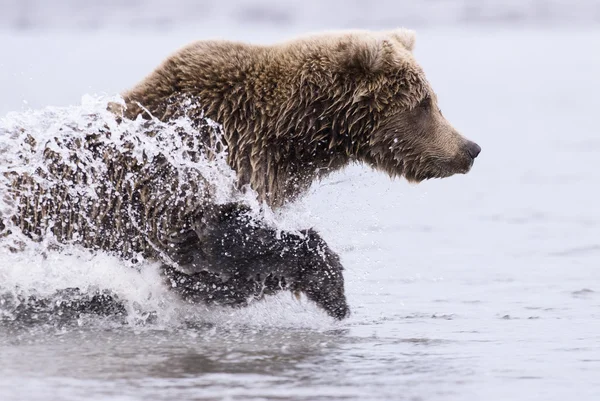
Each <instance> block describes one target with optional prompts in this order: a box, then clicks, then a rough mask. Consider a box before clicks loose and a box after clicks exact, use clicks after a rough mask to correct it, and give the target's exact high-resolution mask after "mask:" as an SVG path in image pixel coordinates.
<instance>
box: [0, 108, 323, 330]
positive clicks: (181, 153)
mask: <svg viewBox="0 0 600 401" xmlns="http://www.w3.org/2000/svg"><path fill="white" fill-rule="evenodd" d="M110 104H113V105H114V104H117V105H119V104H121V105H122V104H123V103H122V99H120V98H107V97H92V96H85V97H84V98H83V101H82V104H81V105H78V106H71V107H61V108H55V107H48V108H45V109H42V110H34V111H28V112H22V113H10V114H8V115H7V116H6V117H5V118H2V119H0V191H1V196H0V218H2V221H4V222H5V224H6V225H7V229H11V228H12V230H10V231H11V234H10V235H8V236H5V237H3V238H1V239H0V321H2V320H4V321H7V320H11V319H12V320H14V319H18V318H20V317H22V316H23V315H27V318H28V320H29V321H42V320H46V321H48V320H49V321H50V323H52V322H56V321H61V322H62V321H64V320H65V319H64V318H65V316H64V315H63V313H62V312H60V311H61V310H62V309H61V305H64V302H91V300H92V298H93V297H94V296H98V295H100V296H105V295H106V296H108V297H111V299H113V298H112V297H114V300H115V303H116V304H117V309H118V308H122V309H123V310H124V311H125V313H124V314H122V316H120V318H119V319H117V320H118V323H119V324H134V325H136V324H138V325H139V324H140V323H153V324H158V325H163V326H170V325H178V324H181V323H182V322H188V321H195V322H197V321H207V320H208V321H211V320H216V321H219V322H222V323H223V322H233V321H235V322H237V323H238V324H257V323H260V324H267V325H268V324H269V322H271V323H273V322H278V323H277V324H284V325H300V326H302V325H307V324H310V325H313V326H314V317H315V314H316V315H319V314H321V312H320V311H317V309H316V307H314V306H313V305H309V304H306V303H305V304H298V303H297V302H295V301H292V300H291V298H290V297H289V294H282V295H280V296H277V297H274V299H273V300H271V301H270V302H269V303H268V306H267V305H265V304H263V303H258V302H257V303H254V304H251V306H250V307H249V308H246V309H244V310H243V311H241V310H232V309H228V308H215V307H211V308H210V309H209V308H207V307H205V306H202V305H190V304H186V303H185V302H183V301H181V300H180V299H179V298H177V296H176V295H175V294H173V293H172V292H171V291H169V288H168V287H167V285H166V284H165V280H164V278H163V277H161V275H160V272H159V264H158V263H157V262H149V261H144V260H140V261H137V262H131V261H124V260H122V259H120V258H118V257H116V256H114V255H110V254H108V253H106V252H100V251H95V252H90V251H89V250H88V249H86V248H84V247H82V246H78V245H67V246H61V247H60V249H56V247H55V245H56V241H54V240H53V238H52V236H47V237H43V238H41V240H40V241H32V240H31V239H30V238H28V237H27V236H25V235H23V234H21V233H20V230H18V227H11V226H10V221H9V220H8V219H7V218H6V217H7V216H11V215H12V214H14V213H16V211H17V210H18V207H19V205H18V202H16V201H15V199H14V197H13V196H11V185H13V181H12V179H11V174H14V173H16V174H19V175H28V176H31V177H32V178H33V179H38V182H37V184H38V185H40V186H41V187H45V188H48V187H52V185H62V186H63V187H64V185H65V183H64V182H62V181H59V178H60V177H58V178H57V176H56V175H52V174H51V172H50V171H49V170H48V165H47V164H48V162H47V159H46V156H45V152H47V150H48V149H50V150H51V151H52V152H55V153H57V154H58V155H59V156H60V157H61V160H63V161H65V163H66V164H67V165H68V164H69V163H75V165H73V166H71V167H72V168H73V169H76V168H79V169H82V168H83V169H86V171H88V172H89V173H90V174H91V175H92V176H98V175H101V173H102V172H103V169H106V165H104V164H102V163H99V162H98V160H96V159H94V158H93V155H88V154H86V153H85V152H82V153H78V154H77V159H78V160H74V161H71V160H72V158H71V156H72V155H71V154H70V153H69V152H71V150H66V149H65V147H64V146H61V144H62V143H65V142H68V141H75V140H78V139H81V138H82V133H84V134H85V133H97V132H109V133H110V135H107V136H103V137H101V138H100V141H103V142H106V143H110V145H111V146H113V147H114V148H116V149H128V150H131V148H128V146H129V145H128V144H129V143H131V142H134V143H135V144H136V147H135V148H134V149H133V157H135V158H138V159H139V160H142V159H144V158H147V159H152V158H153V157H155V156H157V155H163V156H165V157H166V158H167V160H168V163H169V164H170V165H171V166H174V167H175V169H176V170H177V172H178V173H179V174H181V178H182V180H185V179H189V177H190V171H192V172H193V173H194V174H197V175H199V176H201V177H202V178H203V179H204V180H205V183H206V187H204V188H203V189H204V190H207V191H208V192H209V197H210V199H211V201H212V202H214V203H217V204H220V203H226V202H232V201H233V202H240V203H244V204H246V205H248V206H250V207H251V209H252V211H253V213H255V214H256V215H257V216H258V217H259V218H261V219H264V220H266V221H269V222H271V223H272V224H273V225H274V226H277V227H280V228H281V229H283V228H285V229H290V228H292V226H293V225H294V224H292V223H291V222H290V220H289V219H281V215H280V214H275V213H273V212H272V211H271V210H270V209H269V208H268V207H267V206H266V205H264V204H260V203H259V201H258V200H257V197H256V194H255V193H254V192H253V191H252V190H250V189H248V188H244V189H243V190H240V189H238V187H237V186H236V175H235V172H234V171H233V170H232V169H231V168H230V167H229V165H228V164H227V148H226V147H225V146H224V144H223V143H221V142H219V140H220V139H219V138H216V141H215V143H214V146H213V147H210V148H208V149H207V150H206V151H205V152H195V153H194V150H196V149H198V148H200V146H199V144H198V140H197V139H194V138H192V141H191V142H190V143H188V142H186V141H185V140H183V139H182V135H181V132H184V133H185V132H194V131H193V130H194V126H193V123H192V121H190V120H189V119H187V118H186V117H185V116H183V117H181V118H179V119H177V120H175V121H173V122H169V123H168V124H167V123H163V122H161V121H159V120H157V119H154V118H153V119H151V120H144V119H141V118H138V119H137V120H135V121H130V120H123V121H120V120H119V119H118V118H116V117H115V114H113V113H112V112H111V111H109V105H110ZM188 106H189V107H192V106H191V104H190V105H188ZM207 123H208V124H213V125H212V126H211V128H212V129H214V130H215V131H220V129H221V128H220V127H219V126H218V125H217V124H216V123H214V122H211V121H207ZM40 177H44V178H43V179H41V178H40ZM48 177H51V178H52V179H51V180H48ZM53 180H54V181H55V182H53ZM68 190H69V192H70V193H72V194H73V196H74V197H76V196H81V194H84V195H85V196H88V197H93V196H94V195H95V188H94V184H93V183H92V185H89V183H84V182H69V183H68ZM299 221H300V219H296V220H295V222H299ZM15 248H17V249H19V250H20V251H19V252H13V251H12V250H14V249H15ZM11 249H12V250H11ZM65 290H67V292H66V293H65V292H64V291H65ZM65 294H66V295H67V297H66V298H69V297H70V298H71V299H66V298H65ZM72 298H76V300H75V301H73V299H72ZM39 299H44V300H45V301H44V303H42V305H41V306H40V303H39V302H37V303H36V300H39ZM32 305H33V306H32ZM27 308H29V309H27ZM44 308H45V310H44ZM23 310H25V311H26V313H24V312H23ZM290 310H293V311H294V313H287V311H290ZM56 311H59V312H58V313H56ZM56 315H58V316H56ZM282 317H283V321H282V320H281V318H282ZM82 322H83V321H82V320H81V319H80V318H78V320H77V323H78V324H82ZM244 322H245V323H244ZM323 322H328V319H327V318H325V317H324V316H323Z"/></svg>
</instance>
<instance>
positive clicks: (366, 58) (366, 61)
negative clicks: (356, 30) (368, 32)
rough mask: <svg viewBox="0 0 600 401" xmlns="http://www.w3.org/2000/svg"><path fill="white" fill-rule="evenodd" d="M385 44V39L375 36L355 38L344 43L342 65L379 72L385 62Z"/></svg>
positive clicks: (368, 71)
mask: <svg viewBox="0 0 600 401" xmlns="http://www.w3.org/2000/svg"><path fill="white" fill-rule="evenodd" d="M383 46H384V45H383V40H378V39H374V38H369V39H367V40H364V39H363V40H360V39H359V40H354V41H352V42H350V43H348V44H347V45H344V47H345V49H344V51H343V54H342V59H341V62H342V65H343V66H344V67H345V68H347V69H349V70H357V71H362V72H366V73H372V72H377V71H379V70H380V69H381V67H382V66H383V63H384V51H383Z"/></svg>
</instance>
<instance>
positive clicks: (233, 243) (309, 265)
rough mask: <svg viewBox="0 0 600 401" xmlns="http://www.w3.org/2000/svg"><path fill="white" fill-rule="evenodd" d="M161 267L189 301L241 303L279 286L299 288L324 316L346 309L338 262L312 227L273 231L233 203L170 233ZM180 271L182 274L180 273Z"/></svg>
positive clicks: (342, 313)
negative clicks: (171, 261) (189, 227)
mask: <svg viewBox="0 0 600 401" xmlns="http://www.w3.org/2000/svg"><path fill="white" fill-rule="evenodd" d="M173 242H174V244H173V247H171V249H173V251H172V252H170V255H169V256H170V257H171V258H172V259H174V261H175V262H176V263H177V264H178V265H179V268H174V267H171V266H168V265H165V266H164V267H163V271H164V274H165V276H166V277H167V278H168V280H169V283H170V285H171V286H172V287H173V289H174V290H175V291H177V292H178V293H180V294H181V295H182V296H183V298H184V299H186V300H188V301H190V302H204V303H215V304H219V305H236V306H243V305H247V303H248V302H249V301H251V300H252V299H260V298H262V297H263V296H264V295H273V294H276V293H278V292H280V291H283V290H290V291H293V292H301V293H304V294H306V296H307V297H308V298H309V299H310V300H312V301H314V302H315V303H316V304H317V305H318V306H320V307H321V308H323V309H324V310H325V311H326V312H327V313H328V314H329V315H331V316H332V317H334V318H337V319H343V318H345V317H347V316H348V314H349V307H348V304H347V303H346V297H345V294H344V278H343V275H342V270H343V266H342V264H341V263H340V260H339V257H338V255H337V254H336V253H335V252H333V251H332V250H331V249H330V248H329V246H328V245H327V244H326V243H325V241H324V240H323V239H322V238H321V236H320V235H319V234H318V233H317V232H316V231H314V230H312V229H310V230H302V231H300V232H298V233H292V232H285V231H277V230H275V229H274V228H271V227H268V226H267V225H265V224H264V223H263V222H261V221H258V220H256V219H253V218H252V217H251V216H250V215H249V214H248V210H247V209H244V208H242V207H240V206H239V205H237V204H226V205H220V206H213V207H211V208H210V209H209V210H207V211H206V212H205V213H204V214H203V216H202V218H200V219H199V220H198V221H197V222H196V223H195V225H194V232H193V233H191V232H188V233H185V234H183V235H181V236H180V237H178V238H173ZM184 272H185V273H184Z"/></svg>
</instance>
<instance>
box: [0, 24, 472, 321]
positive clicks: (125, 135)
mask: <svg viewBox="0 0 600 401" xmlns="http://www.w3.org/2000/svg"><path fill="white" fill-rule="evenodd" d="M414 40H415V39H414V33H412V32H411V31H407V30H402V29H400V30H395V31H389V32H366V31H354V32H345V33H329V34H323V35H316V36H310V37H306V38H301V39H298V40H294V41H290V42H287V43H283V44H279V45H274V46H253V45H248V44H243V43H233V42H225V41H202V42H196V43H194V44H192V45H190V46H188V47H185V48H184V49H182V50H180V51H179V52H177V53H175V54H174V55H173V56H171V57H169V58H168V59H167V60H165V62H164V63H163V64H162V65H161V66H160V67H159V68H158V69H157V70H155V71H154V72H153V73H151V74H150V76H148V77H147V78H146V79H145V80H143V81H142V82H141V83H140V84H138V85H137V86H136V87H134V88H133V89H132V90H130V91H128V92H126V93H124V94H123V98H124V100H125V103H124V105H117V104H112V105H110V109H111V111H113V112H114V113H117V114H120V117H122V121H121V127H122V126H127V124H128V123H130V122H131V121H130V120H133V119H137V118H138V117H140V116H141V117H142V118H145V119H148V120H149V121H148V122H147V123H148V124H147V125H148V127H147V130H146V131H145V132H143V133H142V134H144V135H145V136H144V135H142V136H140V135H139V134H140V133H139V132H130V131H128V130H127V129H122V128H119V127H116V126H114V125H113V126H112V130H111V129H108V128H106V127H103V126H102V124H98V122H97V121H89V122H87V126H82V127H77V129H75V130H73V132H70V134H69V135H68V136H61V135H58V136H56V137H54V138H53V139H51V140H50V141H48V142H39V141H37V140H36V138H34V137H31V136H28V135H27V132H24V131H23V130H19V129H17V130H16V131H17V132H11V135H13V136H14V137H15V138H22V139H23V140H22V142H23V146H21V147H20V148H19V149H20V152H23V154H22V157H21V158H20V160H29V159H31V160H37V161H38V162H39V161H40V160H42V161H41V163H42V164H40V165H39V166H37V169H36V170H35V173H34V174H31V169H29V170H28V171H29V173H25V174H23V171H24V170H20V172H19V171H8V172H5V174H4V176H5V178H8V179H9V182H8V188H9V189H8V191H7V192H8V193H9V194H10V195H11V197H12V199H14V200H16V202H14V203H15V204H17V206H18V208H17V209H18V210H16V211H15V214H14V215H12V216H0V217H2V221H0V230H2V229H4V231H5V232H6V231H11V232H14V231H16V230H19V231H21V232H23V233H25V234H26V235H27V236H29V237H33V238H41V237H43V236H44V235H45V234H46V233H48V232H50V233H52V234H53V235H54V237H55V238H56V239H58V240H59V242H69V241H73V242H77V243H81V244H83V245H84V246H86V247H89V248H92V249H103V250H108V251H115V252H118V253H119V254H121V255H123V256H125V257H128V258H132V257H133V258H135V257H136V256H137V255H141V256H144V257H150V258H158V259H161V260H163V261H164V262H165V265H164V268H163V270H164V272H165V275H166V276H167V279H168V280H169V281H170V282H171V284H172V285H173V286H175V287H176V289H177V290H179V292H180V293H181V294H182V295H183V296H184V297H185V298H186V299H189V300H192V301H194V300H203V301H210V300H215V301H216V302H218V303H224V304H243V303H244V302H242V301H243V300H244V299H246V298H247V297H250V296H260V295H262V292H261V291H263V289H264V290H266V293H273V292H276V291H278V290H281V289H290V290H293V291H301V292H305V293H306V294H307V295H308V296H309V298H310V299H312V300H314V301H315V302H316V303H317V304H319V305H320V306H321V307H322V308H323V309H325V310H326V311H327V312H328V313H329V314H330V315H332V316H334V317H336V318H343V317H345V316H347V314H348V307H347V305H346V299H345V296H344V286H343V277H342V266H341V264H340V263H339V259H338V257H337V255H336V254H335V253H334V252H333V251H331V250H330V249H329V248H328V247H327V244H326V243H325V242H324V241H323V240H322V239H321V238H320V237H319V235H318V234H317V233H316V232H314V231H312V230H303V231H301V232H299V233H280V232H277V230H275V229H273V228H272V227H269V226H268V225H266V224H264V222H261V221H257V220H256V219H253V218H249V217H244V216H248V213H247V210H245V209H244V207H243V205H241V204H236V203H234V204H232V205H228V206H227V205H226V206H222V207H224V208H225V209H222V208H221V209H218V211H217V212H211V210H213V208H212V206H211V205H209V204H207V202H209V200H210V196H208V195H207V194H206V192H210V190H209V189H210V188H208V186H207V185H205V182H204V181H205V180H204V178H205V177H202V174H201V173H200V172H199V171H197V170H194V169H184V170H182V169H181V168H179V167H178V166H175V165H174V164H173V162H172V161H171V157H170V156H171V155H170V154H169V153H170V152H171V149H170V148H169V147H166V148H162V150H161V151H159V152H158V153H157V154H154V155H151V154H147V153H146V151H147V150H148V149H147V148H145V147H144V146H143V143H144V141H145V140H147V141H150V140H154V142H153V143H155V142H156V138H161V135H162V132H163V131H169V124H170V123H171V122H173V121H175V120H177V119H178V118H179V117H182V116H186V117H188V118H189V119H190V120H191V121H192V126H191V127H190V129H188V130H187V131H186V132H181V130H179V131H177V134H176V136H175V137H174V138H175V140H176V141H177V142H180V143H181V144H182V145H181V147H183V148H186V149H184V150H185V154H186V155H187V156H186V157H188V158H189V159H190V160H195V158H197V157H198V155H199V154H200V153H202V154H206V153H207V152H206V150H207V149H210V150H211V151H213V150H214V151H216V152H215V154H216V153H219V150H220V148H226V151H227V157H228V163H229V165H230V167H231V168H232V169H233V170H235V172H236V173H237V185H238V186H240V187H244V186H246V185H250V187H251V188H253V189H254V190H255V191H256V192H257V193H258V196H259V198H260V199H261V200H264V201H266V202H267V203H268V204H269V205H270V206H273V207H278V206H281V205H283V204H285V203H286V202H288V201H291V200H293V199H295V198H296V197H297V196H299V195H301V194H302V193H303V192H304V191H305V190H306V189H307V188H308V187H309V186H310V184H311V183H312V182H314V181H315V180H316V179H319V178H321V177H323V176H324V175H326V174H328V173H331V172H333V171H335V170H338V169H341V168H343V167H344V166H346V165H348V164H349V163H351V162H362V163H365V164H367V165H369V166H372V167H374V168H376V169H379V170H383V171H384V172H386V173H388V174H389V175H391V176H404V177H405V178H407V179H408V180H409V181H414V182H419V181H422V180H425V179H429V178H435V177H440V178H441V177H447V176H450V175H453V174H456V173H466V172H468V171H469V170H470V168H471V166H472V164H473V161H474V159H475V158H476V157H477V155H478V154H479V152H480V150H481V149H480V148H479V146H478V145H476V144H475V143H473V142H470V141H468V140H466V139H465V138H463V137H462V136H461V135H460V134H459V133H458V132H457V131H456V130H454V128H452V126H451V125H450V124H449V123H448V122H447V121H446V120H445V119H444V117H443V116H442V114H441V112H440V110H439V108H438V107H437V98H436V96H435V93H434V92H433V90H432V89H431V87H430V85H429V83H428V82H427V80H426V78H425V76H424V74H423V71H422V70H421V68H420V67H419V65H418V64H417V63H416V61H415V60H414V57H413V55H412V49H413V46H414ZM88 117H89V116H88ZM207 118H209V119H212V120H214V121H216V122H218V123H220V124H222V126H223V131H221V130H219V129H216V128H215V126H214V125H212V124H210V122H209V121H208V120H207ZM157 119H158V120H160V121H157ZM99 127H100V128H99ZM134 127H139V126H137V125H134ZM109 128H110V127H109ZM90 129H91V130H92V131H93V130H95V132H87V131H89V130H90ZM144 129H146V128H144ZM119 130H120V131H119ZM117 131H118V132H117ZM159 142H160V141H159ZM163 142H164V141H163ZM167 142H168V140H167ZM155 144H156V143H155ZM157 146H158V145H157ZM40 152H41V154H42V155H43V156H42V157H32V156H31V155H30V153H32V154H39V153H40ZM208 153H209V154H210V152H208ZM228 208H229V209H228ZM227 210H229V211H227ZM211 216H212V217H211ZM218 284H222V285H218Z"/></svg>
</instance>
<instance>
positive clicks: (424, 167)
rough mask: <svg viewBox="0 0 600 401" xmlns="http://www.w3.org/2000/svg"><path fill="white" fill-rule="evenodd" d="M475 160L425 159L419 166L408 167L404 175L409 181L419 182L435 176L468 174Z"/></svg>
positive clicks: (445, 176)
mask: <svg viewBox="0 0 600 401" xmlns="http://www.w3.org/2000/svg"><path fill="white" fill-rule="evenodd" d="M474 162H475V161H474V160H473V159H472V158H468V159H467V158H460V159H459V160H456V159H445V160H439V159H438V160H435V161H425V162H424V163H422V164H421V165H419V166H413V168H411V169H406V170H405V171H404V174H403V175H404V177H405V178H406V180H407V181H408V182H411V183H415V184H418V183H420V182H422V181H426V180H430V179H434V178H447V177H451V176H453V175H455V174H467V173H468V172H469V171H471V168H472V167H473V164H474Z"/></svg>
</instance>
